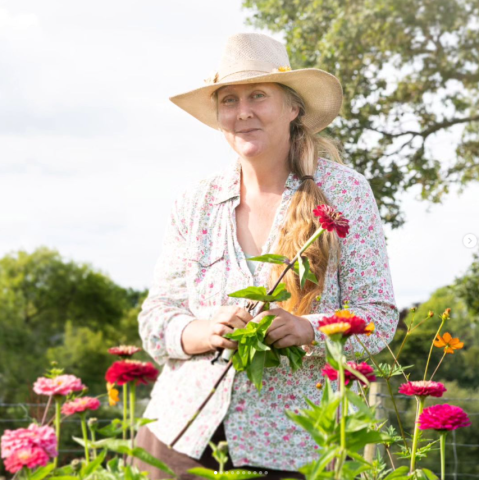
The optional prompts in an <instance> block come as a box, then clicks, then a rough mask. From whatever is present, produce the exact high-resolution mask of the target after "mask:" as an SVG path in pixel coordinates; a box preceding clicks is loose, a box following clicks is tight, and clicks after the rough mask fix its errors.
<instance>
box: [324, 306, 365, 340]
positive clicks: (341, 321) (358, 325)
mask: <svg viewBox="0 0 479 480" xmlns="http://www.w3.org/2000/svg"><path fill="white" fill-rule="evenodd" d="M318 330H320V331H321V332H323V333H325V334H326V335H328V336H332V335H336V334H341V336H342V337H343V338H348V337H350V336H351V335H360V334H365V335H371V333H372V332H373V331H374V324H373V323H369V324H367V323H366V321H365V320H363V319H362V318H360V317H357V316H356V315H354V313H352V312H351V311H349V310H338V311H336V313H335V314H334V315H333V316H332V317H325V318H323V319H322V320H320V321H319V326H318Z"/></svg>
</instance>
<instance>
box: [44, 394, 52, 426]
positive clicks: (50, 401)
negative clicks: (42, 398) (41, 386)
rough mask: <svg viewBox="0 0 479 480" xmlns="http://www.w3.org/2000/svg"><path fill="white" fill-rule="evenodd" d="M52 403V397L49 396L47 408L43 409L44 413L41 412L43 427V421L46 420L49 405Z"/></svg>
mask: <svg viewBox="0 0 479 480" xmlns="http://www.w3.org/2000/svg"><path fill="white" fill-rule="evenodd" d="M51 403H52V395H50V396H49V397H48V402H47V406H46V407H45V411H44V412H43V417H42V423H41V425H43V424H44V423H45V420H46V418H47V413H48V410H50V405H51Z"/></svg>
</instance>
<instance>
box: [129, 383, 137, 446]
mask: <svg viewBox="0 0 479 480" xmlns="http://www.w3.org/2000/svg"><path fill="white" fill-rule="evenodd" d="M135 394H136V385H135V382H134V381H133V382H131V385H130V442H131V448H132V450H133V449H134V448H135Z"/></svg>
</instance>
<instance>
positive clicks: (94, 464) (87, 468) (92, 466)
mask: <svg viewBox="0 0 479 480" xmlns="http://www.w3.org/2000/svg"><path fill="white" fill-rule="evenodd" d="M106 453H107V450H102V451H101V453H100V454H99V455H98V456H97V457H96V458H95V459H94V460H92V461H91V462H90V463H89V464H88V465H87V464H85V465H84V466H83V467H82V469H81V475H80V476H81V477H88V475H90V474H91V473H93V472H94V471H95V470H96V469H97V468H98V467H100V466H101V464H102V462H103V460H105V457H106Z"/></svg>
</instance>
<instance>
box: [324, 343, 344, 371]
mask: <svg viewBox="0 0 479 480" xmlns="http://www.w3.org/2000/svg"><path fill="white" fill-rule="evenodd" d="M326 361H327V362H328V363H329V364H330V365H331V366H332V367H333V368H334V369H335V370H339V364H340V363H342V364H344V363H346V357H345V356H344V354H343V346H342V345H341V343H340V342H332V341H331V340H329V339H326Z"/></svg>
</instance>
